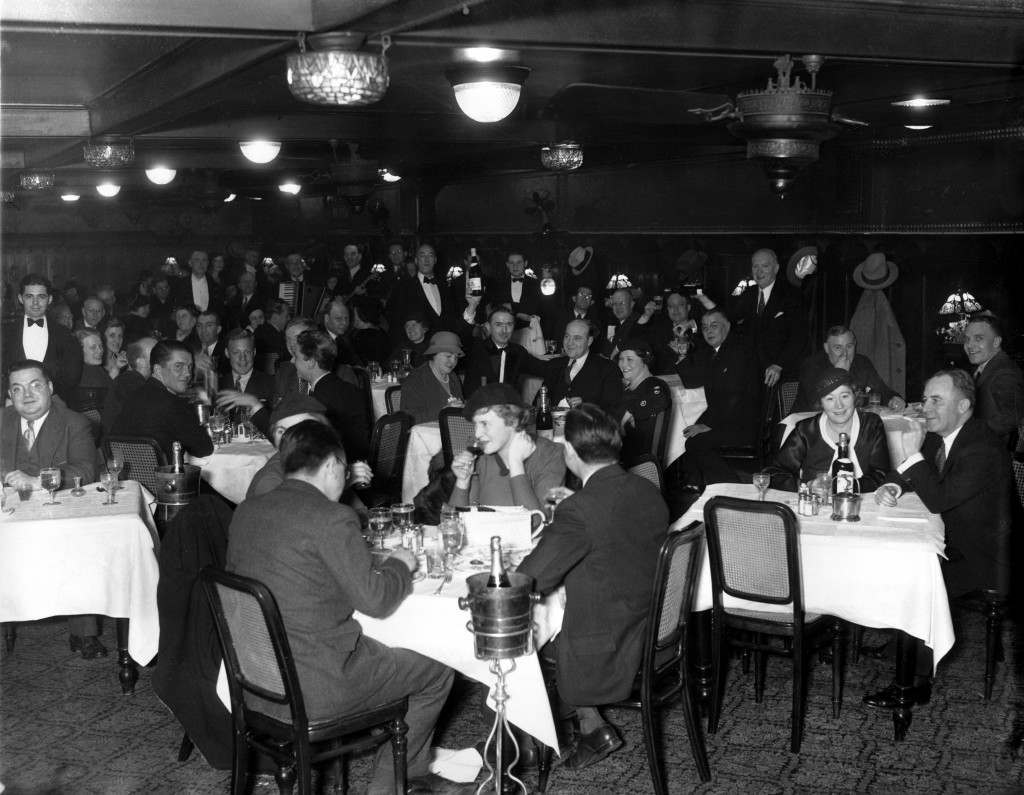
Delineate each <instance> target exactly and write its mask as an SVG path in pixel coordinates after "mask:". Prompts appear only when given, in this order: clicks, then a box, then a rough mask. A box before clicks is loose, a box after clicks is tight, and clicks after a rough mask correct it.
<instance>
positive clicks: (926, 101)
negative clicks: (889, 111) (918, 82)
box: [891, 97, 950, 108]
mask: <svg viewBox="0 0 1024 795" xmlns="http://www.w3.org/2000/svg"><path fill="white" fill-rule="evenodd" d="M949 102H950V100H948V99H938V98H937V97H911V98H910V99H899V100H894V101H893V102H892V103H891V104H892V105H895V106H896V107H897V108H935V107H938V106H939V105H948V104H949Z"/></svg>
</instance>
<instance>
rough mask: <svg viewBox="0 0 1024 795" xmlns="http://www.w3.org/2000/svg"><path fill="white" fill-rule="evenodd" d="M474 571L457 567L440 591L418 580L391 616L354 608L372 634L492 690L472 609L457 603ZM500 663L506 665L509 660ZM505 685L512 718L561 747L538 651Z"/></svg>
mask: <svg viewBox="0 0 1024 795" xmlns="http://www.w3.org/2000/svg"><path fill="white" fill-rule="evenodd" d="M470 574H472V572H459V573H458V574H456V576H455V579H453V580H452V582H451V583H450V584H449V585H448V586H446V587H445V589H444V591H443V592H442V593H441V594H440V595H437V596H435V595H434V591H435V590H436V589H437V586H438V584H439V583H440V580H429V579H427V580H423V581H421V582H418V583H416V584H415V585H414V592H413V593H412V594H411V595H410V596H409V597H408V598H407V599H406V600H405V601H404V602H402V604H401V606H400V607H399V608H398V610H396V611H395V612H394V613H392V614H391V615H390V616H388V617H387V618H384V619H377V618H370V617H369V616H365V615H363V614H361V613H356V614H355V617H356V618H357V619H358V621H359V623H360V624H361V625H362V627H363V632H365V633H366V635H367V636H368V637H371V638H373V639H375V640H378V641H380V642H381V643H384V644H385V645H387V646H394V647H399V648H405V649H412V650H413V651H416V652H419V653H420V654H423V655H425V656H427V657H430V658H431V659H434V660H438V661H440V662H443V663H444V664H445V665H448V666H451V667H452V668H454V669H455V670H456V671H458V672H459V673H462V674H464V675H466V676H468V677H470V678H471V679H475V680H476V681H478V682H483V683H484V684H486V685H488V686H490V687H491V690H492V693H493V685H494V680H495V677H494V674H492V673H491V672H490V671H489V670H488V665H489V663H488V662H487V661H486V660H478V659H476V657H475V656H474V651H473V650H474V640H473V633H472V632H470V631H469V630H468V629H467V628H466V624H467V623H468V622H469V621H470V613H469V611H468V610H460V609H459V604H458V598H459V597H460V596H465V595H466V593H467V592H468V589H467V587H466V577H468V576H469V575H470ZM544 626H546V627H547V626H550V622H544ZM549 631H550V630H549ZM549 637H550V634H547V635H546V636H545V637H542V638H540V639H539V640H540V642H546V641H547V640H548V638H549ZM502 667H503V670H504V669H505V667H506V665H505V664H503V666H502ZM506 686H507V690H508V696H509V700H508V704H507V714H508V718H509V720H511V721H512V722H513V723H515V724H516V725H517V726H519V727H520V728H521V729H523V731H525V732H527V733H528V734H531V735H533V736H534V737H536V738H537V739H538V740H540V741H541V742H542V743H544V744H545V745H548V746H550V747H552V748H554V749H556V751H557V749H558V738H557V736H556V735H555V725H554V721H553V720H552V718H551V707H550V705H549V703H548V696H547V691H546V690H545V689H544V680H543V678H542V677H541V673H540V663H539V662H538V661H537V655H536V653H535V652H534V653H533V654H530V655H528V656H526V657H519V658H517V659H516V670H515V671H513V672H512V673H511V674H509V675H508V676H507V678H506ZM491 703H492V705H493V702H491Z"/></svg>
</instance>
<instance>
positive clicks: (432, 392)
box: [402, 331, 463, 422]
mask: <svg viewBox="0 0 1024 795" xmlns="http://www.w3.org/2000/svg"><path fill="white" fill-rule="evenodd" d="M423 355H424V356H425V357H427V362H426V363H425V364H421V365H420V366H419V367H417V368H416V369H415V370H413V371H412V372H411V373H409V375H408V376H407V377H406V378H405V380H404V381H402V411H404V412H405V413H406V414H411V415H412V417H413V419H414V420H415V421H416V422H436V421H437V414H438V412H440V411H441V409H443V408H445V407H446V406H461V405H462V382H461V381H460V380H459V376H458V374H457V373H456V372H455V365H457V364H458V363H459V359H460V358H461V357H462V355H463V354H462V343H461V342H459V337H458V335H457V334H453V333H452V332H450V331H439V332H437V333H436V334H435V335H434V336H433V337H431V338H430V347H428V348H427V349H426V350H425V351H424V352H423Z"/></svg>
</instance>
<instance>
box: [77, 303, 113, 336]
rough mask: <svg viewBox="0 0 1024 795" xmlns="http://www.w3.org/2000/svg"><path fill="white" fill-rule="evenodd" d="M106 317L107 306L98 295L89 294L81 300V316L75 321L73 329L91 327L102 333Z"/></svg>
mask: <svg viewBox="0 0 1024 795" xmlns="http://www.w3.org/2000/svg"><path fill="white" fill-rule="evenodd" d="M106 319H107V306H106V304H104V303H103V301H102V299H100V297H99V296H98V295H90V296H89V297H88V298H86V299H85V300H84V301H82V317H81V318H80V319H79V320H78V322H76V323H75V330H76V331H77V330H78V329H91V330H92V331H98V332H100V333H101V334H102V333H103V329H104V328H105V326H104V322H103V321H104V320H106Z"/></svg>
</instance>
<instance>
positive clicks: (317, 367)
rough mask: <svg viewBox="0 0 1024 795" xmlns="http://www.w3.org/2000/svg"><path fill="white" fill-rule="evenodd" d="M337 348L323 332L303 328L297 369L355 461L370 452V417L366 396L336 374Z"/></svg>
mask: <svg viewBox="0 0 1024 795" xmlns="http://www.w3.org/2000/svg"><path fill="white" fill-rule="evenodd" d="M336 357H337V349H336V348H335V346H334V343H333V342H332V341H331V338H330V337H328V336H327V333H326V332H323V331H304V332H302V333H301V334H299V336H298V339H297V340H296V352H295V372H296V374H297V375H298V377H299V378H301V379H302V380H303V381H305V382H306V383H307V384H309V385H310V387H311V389H310V393H309V394H310V395H311V396H312V397H314V398H315V399H316V400H318V401H320V402H321V403H322V404H323V405H324V407H325V408H326V409H327V419H328V421H330V423H331V426H332V427H333V428H334V429H335V430H336V431H337V432H338V436H340V437H341V441H342V443H343V444H344V445H345V452H347V453H348V454H349V455H350V456H351V457H352V460H353V461H355V460H357V459H361V458H366V456H367V455H368V454H369V451H370V418H369V417H368V416H367V415H366V399H365V398H364V396H363V395H362V394H360V392H359V390H358V389H357V388H356V387H354V386H353V385H352V384H350V383H348V382H346V381H342V380H341V379H340V378H338V376H336V375H335V374H334V367H335V359H336Z"/></svg>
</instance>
